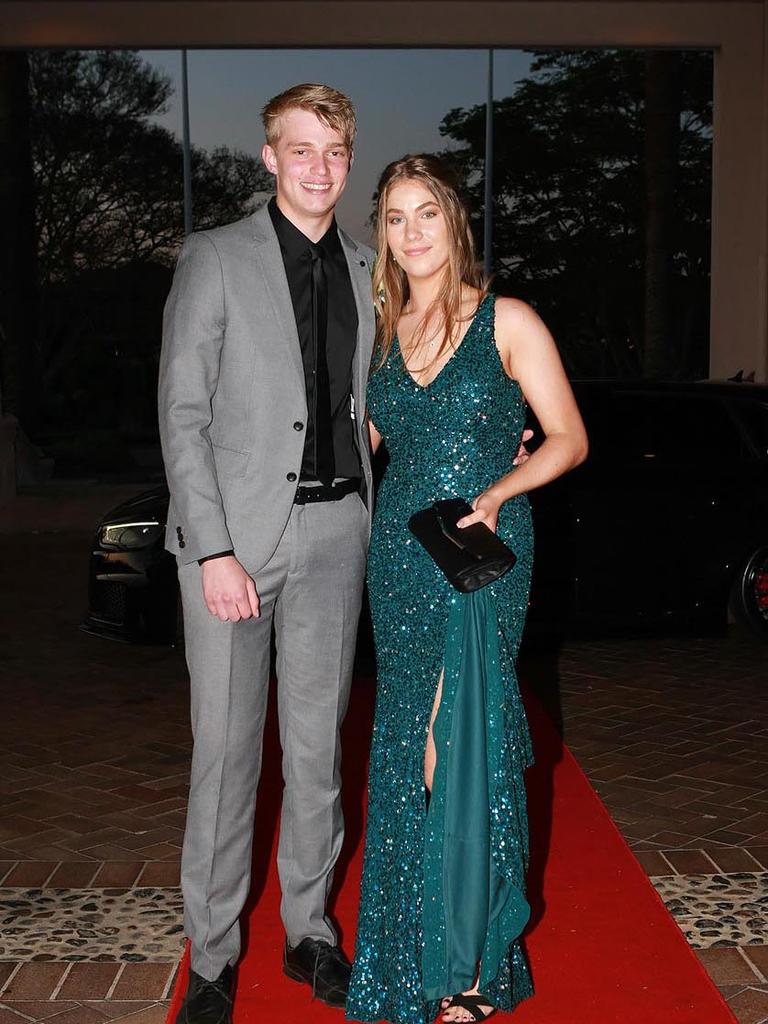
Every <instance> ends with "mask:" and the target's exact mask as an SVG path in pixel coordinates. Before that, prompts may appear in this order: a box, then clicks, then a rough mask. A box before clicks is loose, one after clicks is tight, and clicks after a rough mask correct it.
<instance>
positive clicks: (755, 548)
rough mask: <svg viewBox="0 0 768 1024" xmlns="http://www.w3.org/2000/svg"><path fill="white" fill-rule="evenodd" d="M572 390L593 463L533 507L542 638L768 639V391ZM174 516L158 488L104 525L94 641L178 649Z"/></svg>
mask: <svg viewBox="0 0 768 1024" xmlns="http://www.w3.org/2000/svg"><path fill="white" fill-rule="evenodd" d="M573 387H574V391H575V393H576V397H577V400H578V402H579V407H580V408H581V411H582V414H583V416H584V420H585V423H586V425H587V431H588V434H589V438H590V454H589V457H588V459H587V461H586V462H585V463H584V464H583V465H582V466H580V467H579V468H578V469H577V470H575V471H574V472H572V473H569V474H567V475H566V476H565V477H563V478H561V479H560V480H557V481H555V482H554V483H553V484H550V485H549V486H547V487H543V488H541V489H540V490H538V491H534V492H533V493H532V495H531V501H532V505H533V510H534V521H535V527H536V568H535V572H534V581H533V589H532V594H531V612H530V616H529V633H531V634H536V633H540V632H542V631H546V632H551V631H555V630H556V631H557V632H572V631H575V630H583V629H589V630H590V631H592V632H595V631H598V632H605V631H609V630H614V629H622V630H626V629H638V628H641V627H645V626H647V627H656V628H658V627H659V626H669V627H671V628H679V627H685V626H693V627H696V628H701V627H705V628H711V627H719V626H723V625H724V624H725V623H726V621H727V615H728V612H729V610H730V612H731V613H732V614H733V615H735V616H737V617H738V618H739V619H741V620H742V621H743V622H745V623H746V624H747V625H748V626H750V627H751V628H752V629H753V630H754V631H755V632H756V633H758V634H759V635H760V636H761V637H763V638H764V639H766V640H768V386H766V385H759V384H747V383H731V382H727V383H720V382H714V381H702V382H696V383H682V384H681V383H674V384H673V383H670V384H666V383H665V384H659V383H642V382H632V383H628V382H615V381H577V382H574V385H573ZM534 427H535V424H534ZM534 446H535V440H534ZM167 508H168V491H167V489H166V488H164V487H158V488H156V489H154V490H152V491H148V492H146V493H144V494H141V495H139V496H138V497H137V498H135V499H133V500H132V501H129V502H126V503H125V504H123V505H120V506H119V507H118V508H116V509H113V510H112V511H111V512H109V513H108V514H107V515H106V516H105V517H104V519H103V520H102V522H101V524H100V525H99V527H98V530H97V532H96V537H95V538H94V545H93V554H92V556H91V567H90V585H89V601H90V608H89V613H88V617H87V619H86V622H85V623H84V627H83V628H85V629H86V630H88V631H89V632H94V633H98V634H100V635H104V636H109V637H113V638H115V639H122V640H128V641H140V642H159V643H171V642H173V641H174V640H175V638H176V634H177V629H178V625H177V623H178V594H177V584H176V564H175V559H174V558H173V557H172V556H171V555H169V554H168V553H167V552H166V551H164V550H163V530H164V526H165V518H166V514H167Z"/></svg>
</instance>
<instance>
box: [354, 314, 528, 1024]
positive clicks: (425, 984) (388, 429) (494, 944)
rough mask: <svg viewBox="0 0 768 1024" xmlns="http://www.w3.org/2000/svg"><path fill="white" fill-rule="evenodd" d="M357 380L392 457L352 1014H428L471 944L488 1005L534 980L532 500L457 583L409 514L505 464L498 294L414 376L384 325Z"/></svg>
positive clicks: (501, 471)
mask: <svg viewBox="0 0 768 1024" xmlns="http://www.w3.org/2000/svg"><path fill="white" fill-rule="evenodd" d="M368 396H369V397H368V407H369V412H370V416H371V419H372V420H373V422H374V423H375V424H376V427H377V429H378V430H379V431H380V432H381V434H382V435H383V437H384V439H385V442H386V445H387V450H388V453H389V457H390V463H389V465H388V467H387V470H386V473H385V475H384V479H383V481H382V484H381V487H380V489H379V496H378V501H377V506H376V512H375V516H374V525H373V536H372V539H371V551H370V556H369V563H368V589H369V595H370V604H371V613H372V618H373V627H374V639H375V644H376V661H377V678H378V687H377V696H376V714H375V720H374V728H373V740H372V747H371V763H370V772H369V783H368V792H369V795H368V824H367V832H366V844H365V861H364V868H363V882H362V888H361V901H360V916H359V920H358V931H357V942H356V949H355V960H354V964H353V970H352V981H351V985H350V992H349V997H348V1000H347V1016H348V1017H349V1018H350V1019H352V1020H359V1021H379V1020H386V1021H391V1022H392V1024H428V1022H430V1021H431V1020H433V1019H434V1016H435V1014H436V1013H437V1011H438V1008H439V1002H438V1001H439V999H440V998H442V997H443V996H446V995H451V994H453V993H456V992H461V991H465V990H467V989H469V988H471V987H472V984H473V982H474V978H475V973H476V968H477V963H478V961H479V962H480V968H481V969H480V989H481V991H483V992H484V993H486V994H487V995H488V996H489V997H490V998H491V999H492V1000H493V1002H494V1004H495V1005H496V1006H498V1007H500V1008H501V1009H507V1010H509V1009H512V1008H513V1007H514V1006H515V1005H517V1003H519V1002H520V1001H521V1000H523V999H525V998H527V997H528V996H529V995H531V993H532V985H531V979H530V974H529V969H528V964H527V962H526V959H525V955H524V952H523V950H522V948H521V946H520V942H519V939H520V935H521V933H522V931H523V929H524V927H525V924H526V922H527V920H528V915H529V908H528V903H527V901H526V899H525V874H526V869H527V865H528V821H527V813H526V802H525V786H524V780H523V772H524V771H525V769H526V767H528V765H530V764H531V762H532V755H531V746H530V739H529V735H528V728H527V723H526V720H525V712H524V710H523V706H522V703H521V700H520V694H519V690H518V686H517V677H516V675H515V660H516V657H517V650H518V647H519V643H520V637H521V635H522V630H523V625H524V623H525V614H526V609H527V605H528V592H529V587H530V576H531V566H532V559H533V532H532V527H531V516H530V508H529V505H528V499H527V497H526V496H525V495H520V496H518V497H515V498H513V499H512V500H511V501H509V502H507V503H506V504H505V505H504V506H503V508H502V510H501V513H500V516H499V523H498V534H499V536H500V537H501V538H502V539H503V540H505V541H506V542H507V543H508V544H509V546H510V547H511V548H512V550H513V551H514V552H515V554H516V556H517V561H516V563H515V566H514V567H513V568H512V569H511V570H510V571H509V572H508V573H507V574H506V575H505V576H503V577H502V578H501V579H500V580H497V581H496V582H495V583H492V584H490V585H489V586H487V587H484V588H482V589H481V590H478V591H476V592H475V593H473V594H459V593H458V592H457V591H456V590H454V589H453V587H452V586H451V585H450V584H449V583H448V581H447V580H446V579H445V577H444V576H443V575H442V573H441V572H440V570H439V569H437V567H436V566H435V564H434V562H433V561H432V560H431V558H430V557H429V555H428V554H427V553H426V552H425V551H424V549H423V548H422V547H421V546H420V544H419V543H418V541H416V539H415V538H414V537H413V536H412V535H411V533H410V532H409V530H408V527H407V522H408V518H409V517H410V515H411V514H412V513H413V512H416V511H417V510H418V509H420V508H424V507H425V506H427V505H428V504H430V503H431V502H432V501H434V500H436V499H439V498H446V497H463V498H466V499H467V500H468V501H471V500H472V499H473V498H474V497H476V496H477V495H478V494H480V493H481V492H482V491H483V490H485V489H486V488H487V487H488V486H490V484H492V483H493V482H494V481H495V480H497V479H499V477H501V476H504V475H505V474H506V473H508V472H510V471H511V470H512V469H513V466H512V460H513V458H514V456H515V453H516V452H517V449H518V446H519V444H520V437H521V435H522V431H523V427H524V424H525V401H524V399H523V395H522V392H521V389H520V386H519V384H518V383H517V382H516V381H512V380H510V379H509V378H508V377H507V376H506V374H505V373H504V369H503V367H502V365H501V360H500V358H499V354H498V351H497V349H496V345H495V341H494V298H493V296H491V295H489V296H487V297H486V298H485V299H484V300H483V302H482V303H481V305H480V307H479V309H478V311H477V313H476V314H475V317H474V319H473V321H472V323H471V324H470V326H469V329H468V330H467V332H466V334H465V335H464V339H463V341H462V342H461V344H460V345H459V346H458V348H457V349H456V351H455V353H454V354H453V356H452V357H451V359H450V360H449V361H448V362H447V363H446V364H445V366H444V367H443V369H442V370H441V371H440V373H439V374H438V376H437V377H436V378H435V379H434V380H433V381H432V382H431V383H430V384H428V385H426V386H425V387H422V386H421V385H418V384H416V382H415V381H414V380H413V378H412V377H411V376H410V375H409V374H408V372H407V370H406V369H405V367H404V365H403V360H402V356H401V354H400V351H399V347H398V345H397V341H395V344H394V345H393V349H392V352H391V353H390V356H389V358H388V359H387V361H386V362H385V363H384V365H383V366H382V367H381V368H380V369H377V370H375V372H374V373H373V376H372V377H371V381H370V383H369V389H368ZM441 673H443V690H442V697H441V701H440V706H439V710H438V713H437V717H436V719H435V723H434V738H435V746H436V750H437V763H436V767H435V776H434V781H433V788H432V793H431V798H430V800H429V804H428V807H427V802H426V801H425V787H424V749H425V744H426V741H427V735H428V731H429V721H430V716H431V713H432V709H433V705H434V699H435V691H436V686H437V682H438V680H439V678H440V675H441Z"/></svg>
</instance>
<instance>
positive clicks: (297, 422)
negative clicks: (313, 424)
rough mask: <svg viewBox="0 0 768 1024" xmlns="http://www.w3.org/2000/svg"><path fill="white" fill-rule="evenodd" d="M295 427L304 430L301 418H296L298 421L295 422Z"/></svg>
mask: <svg viewBox="0 0 768 1024" xmlns="http://www.w3.org/2000/svg"><path fill="white" fill-rule="evenodd" d="M293 429H294V430H303V429H304V424H303V423H302V422H301V420H296V422H295V423H294V424H293Z"/></svg>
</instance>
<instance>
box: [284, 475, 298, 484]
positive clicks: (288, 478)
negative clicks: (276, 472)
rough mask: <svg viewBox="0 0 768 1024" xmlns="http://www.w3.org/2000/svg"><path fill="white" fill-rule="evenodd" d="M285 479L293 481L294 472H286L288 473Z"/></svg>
mask: <svg viewBox="0 0 768 1024" xmlns="http://www.w3.org/2000/svg"><path fill="white" fill-rule="evenodd" d="M285 479H286V480H290V482H291V483H293V481H294V480H295V479H296V474H295V473H288V474H286V477H285Z"/></svg>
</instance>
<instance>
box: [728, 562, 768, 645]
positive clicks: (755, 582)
mask: <svg viewBox="0 0 768 1024" xmlns="http://www.w3.org/2000/svg"><path fill="white" fill-rule="evenodd" d="M730 603H731V611H732V612H733V614H734V616H735V618H736V619H738V621H739V622H741V623H743V624H744V625H745V626H747V627H748V628H749V629H751V630H752V632H753V633H755V634H757V636H759V637H760V638H761V639H762V640H766V641H768V547H762V548H758V549H757V551H755V552H753V554H751V555H750V557H749V558H748V559H747V560H746V562H744V564H743V565H742V567H741V570H740V571H739V573H738V574H737V576H736V579H735V580H734V581H733V588H732V589H731V602H730Z"/></svg>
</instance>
